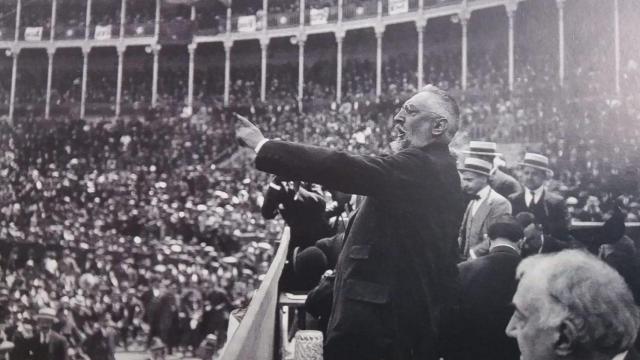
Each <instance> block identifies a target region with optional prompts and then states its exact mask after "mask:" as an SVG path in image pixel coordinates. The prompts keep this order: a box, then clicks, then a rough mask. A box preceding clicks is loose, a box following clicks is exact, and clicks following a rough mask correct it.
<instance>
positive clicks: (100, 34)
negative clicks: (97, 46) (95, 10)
mask: <svg viewBox="0 0 640 360" xmlns="http://www.w3.org/2000/svg"><path fill="white" fill-rule="evenodd" d="M93 38H94V39H96V40H108V39H111V25H96V31H95V32H94V33H93Z"/></svg>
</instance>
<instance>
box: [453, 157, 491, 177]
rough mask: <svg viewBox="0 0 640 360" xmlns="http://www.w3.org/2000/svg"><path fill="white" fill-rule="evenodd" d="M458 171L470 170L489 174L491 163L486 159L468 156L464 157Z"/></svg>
mask: <svg viewBox="0 0 640 360" xmlns="http://www.w3.org/2000/svg"><path fill="white" fill-rule="evenodd" d="M458 171H460V172H462V171H471V172H474V173H476V174H480V175H485V176H491V163H490V162H488V161H486V160H482V159H478V158H473V157H469V158H466V159H464V165H463V166H462V167H459V168H458Z"/></svg>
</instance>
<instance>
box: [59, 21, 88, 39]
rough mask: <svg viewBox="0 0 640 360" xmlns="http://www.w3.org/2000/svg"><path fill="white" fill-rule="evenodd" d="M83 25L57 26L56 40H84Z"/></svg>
mask: <svg viewBox="0 0 640 360" xmlns="http://www.w3.org/2000/svg"><path fill="white" fill-rule="evenodd" d="M84 32H85V25H84V24H78V25H76V26H57V27H56V32H55V35H54V36H55V39H56V40H71V39H84Z"/></svg>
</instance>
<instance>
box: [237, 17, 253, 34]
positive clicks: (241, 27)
mask: <svg viewBox="0 0 640 360" xmlns="http://www.w3.org/2000/svg"><path fill="white" fill-rule="evenodd" d="M254 31H256V16H255V15H247V16H238V32H254Z"/></svg>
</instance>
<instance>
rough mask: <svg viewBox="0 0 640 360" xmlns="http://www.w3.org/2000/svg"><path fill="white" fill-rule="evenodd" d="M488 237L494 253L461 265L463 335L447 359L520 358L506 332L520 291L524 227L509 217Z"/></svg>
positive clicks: (493, 227)
mask: <svg viewBox="0 0 640 360" xmlns="http://www.w3.org/2000/svg"><path fill="white" fill-rule="evenodd" d="M488 237H489V244H490V250H489V254H487V255H486V256H482V257H479V258H477V259H470V260H467V261H465V262H463V263H460V264H458V269H459V271H460V283H461V296H460V312H459V314H458V316H457V322H458V324H456V325H455V326H456V327H457V328H458V329H459V331H457V334H454V335H453V336H452V338H451V339H449V340H447V342H448V344H450V346H448V348H449V349H448V350H447V352H448V356H446V357H445V358H446V359H454V360H463V359H469V360H476V359H492V360H501V359H504V360H518V359H519V357H520V352H519V351H518V345H517V343H516V341H515V340H513V339H510V338H508V337H507V336H506V334H505V333H504V328H505V326H506V325H507V323H508V322H509V318H510V317H511V314H512V308H511V299H512V298H513V294H514V293H515V291H516V286H517V282H516V278H515V274H516V267H517V266H518V263H520V251H519V248H518V242H519V241H520V240H521V239H522V237H523V232H522V227H521V226H520V224H518V222H517V221H516V220H515V219H514V218H513V217H511V216H504V217H502V218H500V219H498V220H496V222H494V223H493V224H492V225H491V226H489V229H488Z"/></svg>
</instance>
